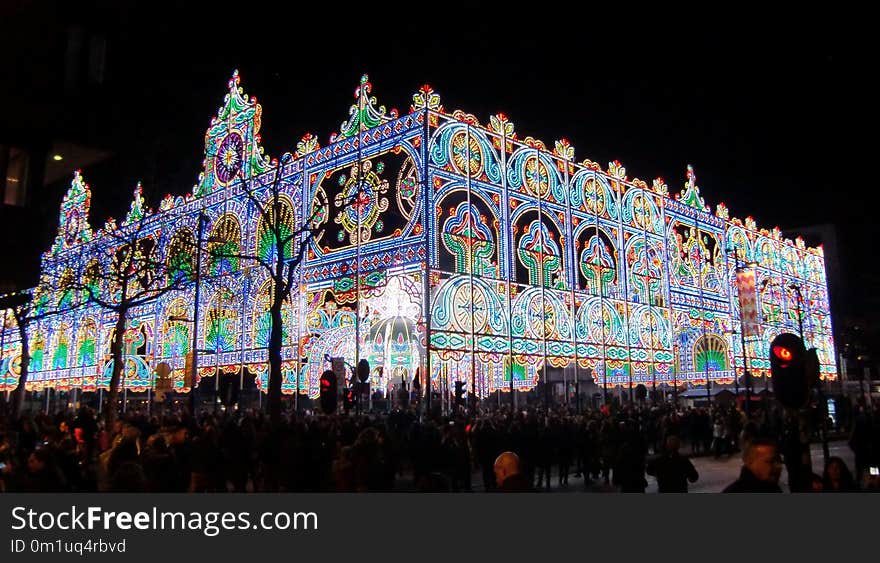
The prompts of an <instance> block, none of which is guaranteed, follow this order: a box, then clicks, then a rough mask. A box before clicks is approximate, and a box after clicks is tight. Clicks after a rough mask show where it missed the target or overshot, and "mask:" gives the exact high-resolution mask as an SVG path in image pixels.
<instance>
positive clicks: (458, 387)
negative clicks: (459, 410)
mask: <svg viewBox="0 0 880 563" xmlns="http://www.w3.org/2000/svg"><path fill="white" fill-rule="evenodd" d="M463 404H464V381H456V382H455V406H457V407H460V406H461V405H463Z"/></svg>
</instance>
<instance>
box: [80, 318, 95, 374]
mask: <svg viewBox="0 0 880 563" xmlns="http://www.w3.org/2000/svg"><path fill="white" fill-rule="evenodd" d="M97 350H98V329H97V325H96V324H95V321H94V320H93V319H86V320H84V321H83V322H82V323H81V324H80V327H79V332H78V333H77V337H76V365H77V366H79V367H86V366H94V365H97V363H98V357H97Z"/></svg>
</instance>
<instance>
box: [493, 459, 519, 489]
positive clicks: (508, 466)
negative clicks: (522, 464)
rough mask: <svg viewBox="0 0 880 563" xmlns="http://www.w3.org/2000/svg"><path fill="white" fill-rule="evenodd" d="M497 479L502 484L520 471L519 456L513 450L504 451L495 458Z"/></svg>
mask: <svg viewBox="0 0 880 563" xmlns="http://www.w3.org/2000/svg"><path fill="white" fill-rule="evenodd" d="M494 469H495V480H496V481H497V482H498V484H499V485H501V484H502V483H503V482H504V481H505V480H506V479H507V478H508V477H510V476H511V475H516V474H518V473H519V456H518V455H516V454H515V453H513V452H504V453H503V454H501V455H499V456H498V458H497V459H496V460H495V467H494Z"/></svg>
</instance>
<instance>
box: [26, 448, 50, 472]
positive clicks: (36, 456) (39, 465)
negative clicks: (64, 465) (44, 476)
mask: <svg viewBox="0 0 880 563" xmlns="http://www.w3.org/2000/svg"><path fill="white" fill-rule="evenodd" d="M49 461H50V458H49V452H47V451H46V450H34V452H33V453H32V454H31V455H30V456H28V459H27V468H28V471H29V472H31V473H40V472H41V471H44V470H45V469H46V467H47V466H48V465H49Z"/></svg>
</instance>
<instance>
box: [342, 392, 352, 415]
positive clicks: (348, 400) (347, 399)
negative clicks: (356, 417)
mask: <svg viewBox="0 0 880 563" xmlns="http://www.w3.org/2000/svg"><path fill="white" fill-rule="evenodd" d="M352 407H354V388H353V387H348V388H346V390H345V396H344V397H343V398H342V408H343V409H345V412H346V414H347V413H348V411H350V410H351V409H352Z"/></svg>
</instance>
